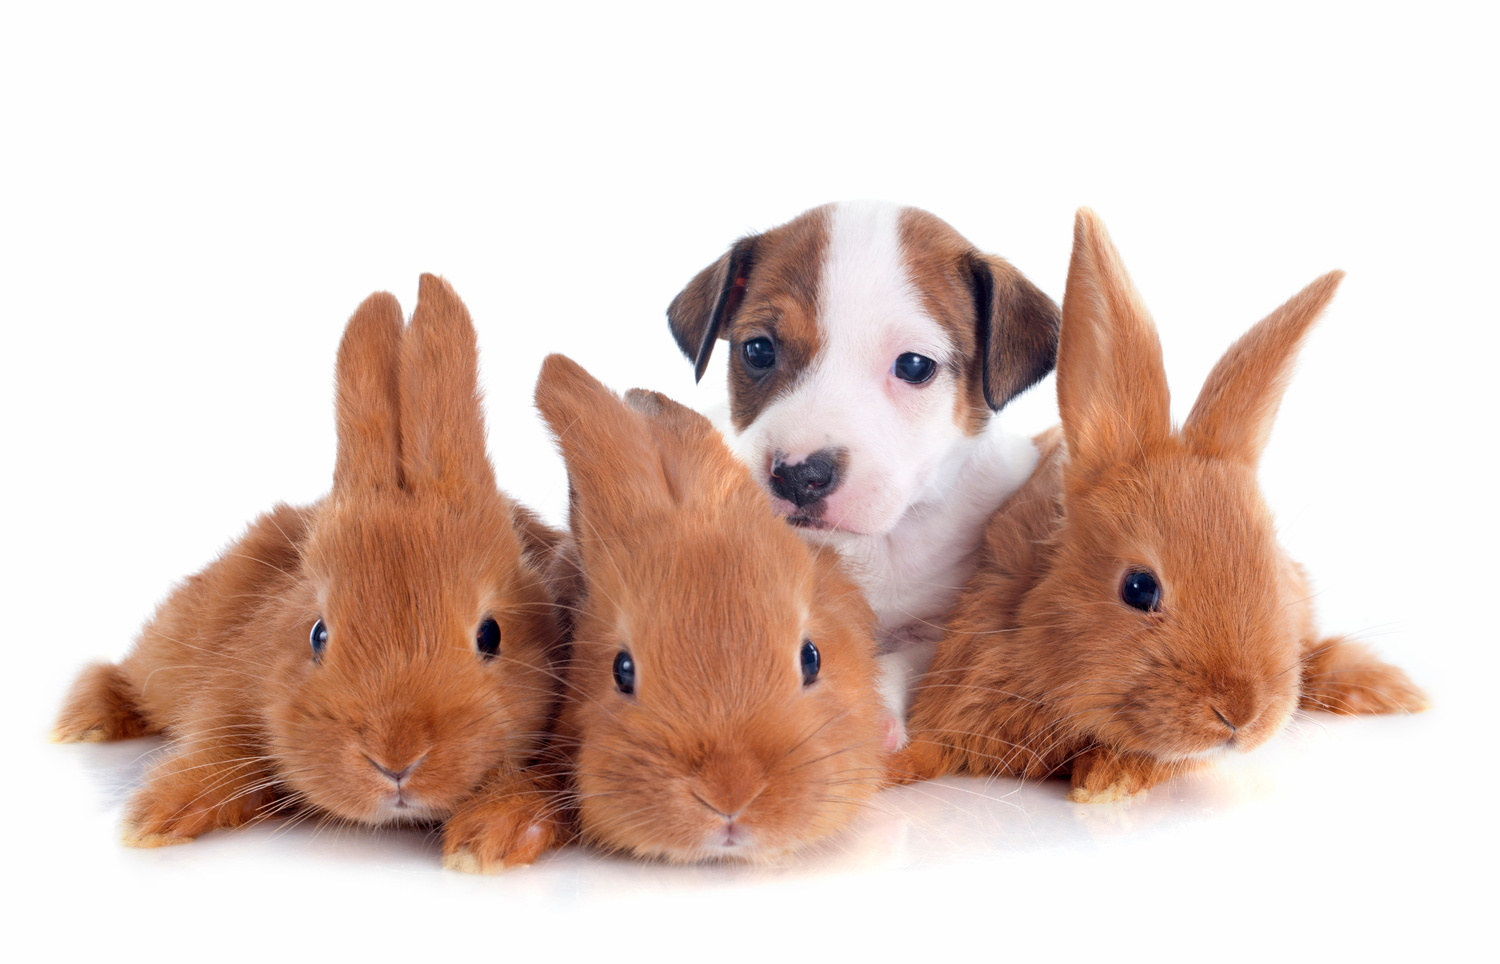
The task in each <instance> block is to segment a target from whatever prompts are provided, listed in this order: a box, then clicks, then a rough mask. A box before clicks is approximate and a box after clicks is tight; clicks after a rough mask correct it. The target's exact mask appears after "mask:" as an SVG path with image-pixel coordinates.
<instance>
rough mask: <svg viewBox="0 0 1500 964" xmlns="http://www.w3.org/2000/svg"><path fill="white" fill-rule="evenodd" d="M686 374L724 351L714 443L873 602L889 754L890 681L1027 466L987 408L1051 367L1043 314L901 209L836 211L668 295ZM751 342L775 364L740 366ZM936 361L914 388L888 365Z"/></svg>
mask: <svg viewBox="0 0 1500 964" xmlns="http://www.w3.org/2000/svg"><path fill="white" fill-rule="evenodd" d="M667 317H668V320H669V322H670V324H671V329H672V334H673V335H674V337H675V338H676V340H677V344H678V346H679V347H680V348H681V349H682V351H683V353H684V354H685V355H687V357H688V358H689V359H690V360H693V361H694V363H695V364H696V366H697V373H698V376H699V377H700V378H701V377H702V374H703V371H704V368H705V366H706V364H707V362H708V359H709V356H710V354H711V353H712V352H713V350H714V346H715V343H716V341H717V340H719V339H723V340H725V341H727V342H728V343H729V348H730V351H731V352H732V356H731V358H730V361H729V400H730V416H731V422H732V434H733V436H734V438H733V443H732V444H733V445H734V447H735V449H736V452H737V454H739V455H740V457H741V458H742V459H743V460H744V461H745V462H747V463H748V464H749V466H750V468H751V472H752V474H753V475H754V476H755V478H756V479H757V480H758V481H759V482H760V484H761V485H762V486H763V487H764V488H765V489H766V491H767V492H768V494H769V495H770V497H771V500H772V503H773V505H774V506H775V508H776V510H777V512H778V513H780V514H781V515H783V516H785V517H786V519H787V521H788V522H790V523H791V524H792V525H794V526H797V527H799V529H800V531H801V532H802V533H803V535H804V536H805V537H806V538H807V539H808V540H809V541H810V542H813V543H817V544H823V545H830V546H833V547H835V548H836V549H837V550H838V551H839V553H840V555H841V556H842V557H843V559H844V560H845V563H846V564H847V565H848V566H849V569H850V571H851V573H852V574H853V575H854V577H855V578H856V580H857V581H858V582H859V584H860V587H861V588H862V589H863V590H864V592H865V595H866V597H867V598H868V599H869V601H870V603H871V605H872V606H873V607H874V609H875V613H876V616H877V618H878V621H879V622H878V626H879V633H880V637H881V640H882V645H883V647H884V648H885V649H886V650H887V651H888V655H887V657H886V658H885V660H884V662H885V667H886V681H885V684H884V686H885V690H886V701H887V705H888V706H889V708H890V709H891V711H892V713H893V715H894V718H895V721H896V726H895V728H894V730H893V734H892V739H893V742H897V743H899V742H901V739H902V737H901V735H900V734H901V730H900V724H899V721H900V720H901V719H902V718H903V716H904V708H905V692H906V689H907V686H908V685H909V679H910V678H911V676H913V675H914V674H916V673H919V672H920V671H921V669H922V668H923V667H924V666H925V664H926V662H927V659H928V658H929V657H930V652H931V641H932V640H933V639H935V638H936V636H937V635H938V633H939V631H940V628H941V620H942V617H943V615H944V614H945V613H946V612H947V610H948V609H949V607H950V606H951V605H952V603H953V601H954V599H955V598H956V597H957V595H958V592H959V590H960V589H961V588H962V587H963V585H964V583H965V582H966V581H967V579H968V576H969V574H970V572H971V571H972V569H973V564H974V553H975V549H976V546H977V545H978V542H979V537H980V533H981V531H982V529H983V526H984V521H985V520H986V519H987V518H989V516H990V515H991V513H993V512H994V510H995V509H996V508H997V507H998V506H999V505H1000V503H1001V502H1002V501H1004V499H1005V497H1006V496H1007V495H1009V494H1010V493H1011V492H1012V491H1013V490H1014V489H1015V488H1016V486H1018V485H1020V484H1021V483H1022V482H1024V481H1025V480H1026V478H1027V477H1028V476H1029V475H1030V474H1031V471H1032V469H1033V468H1034V467H1035V466H1036V460H1037V451H1036V447H1035V446H1034V445H1033V444H1032V443H1031V441H1030V440H1029V439H1026V438H1024V437H1021V436H1017V435H1013V434H1011V433H1009V432H1007V431H1006V430H1005V428H1004V427H1003V426H1002V425H1001V423H1000V420H999V419H995V418H993V417H992V415H993V414H994V413H995V412H998V411H999V410H1000V409H1002V408H1003V407H1004V406H1005V404H1006V403H1007V402H1009V401H1010V400H1011V398H1013V397H1014V396H1015V395H1016V394H1018V393H1019V392H1021V391H1024V390H1025V389H1026V388H1027V387H1029V386H1031V385H1033V384H1035V383H1036V382H1037V381H1039V380H1040V379H1041V378H1042V377H1043V376H1045V375H1046V374H1047V373H1048V372H1049V371H1051V369H1052V365H1053V362H1054V359H1055V357H1056V350H1057V326H1058V310H1057V306H1056V305H1055V304H1054V303H1053V302H1052V300H1051V299H1049V298H1048V297H1047V296H1046V295H1045V294H1043V293H1042V292H1041V291H1039V290H1038V289H1037V288H1036V287H1035V286H1034V285H1032V284H1031V282H1029V281H1028V280H1027V279H1026V278H1025V277H1023V276H1022V275H1021V273H1020V272H1019V271H1017V270H1016V269H1015V268H1014V267H1012V266H1011V265H1010V264H1009V263H1008V262H1006V261H1005V260H1004V259H1002V258H999V257H996V256H994V255H989V254H984V253H982V252H980V251H979V250H977V249H976V248H975V247H974V246H973V245H972V244H970V243H969V242H968V241H966V240H965V239H964V238H963V237H961V236H960V235H959V234H958V233H957V232H956V231H954V230H953V228H951V227H950V226H949V225H947V224H946V223H944V222H943V221H941V220H939V219H938V218H937V217H934V216H933V215H931V214H929V213H927V212H925V211H920V210H917V209H915V208H909V207H897V206H894V205H889V204H883V203H877V202H868V201H862V202H846V203H840V204H830V205H825V206H823V207H819V208H814V209H813V210H811V211H807V212H806V213H804V214H802V215H800V216H799V217H797V218H795V219H794V220H792V221H790V222H788V223H786V224H783V225H781V226H779V227H776V228H773V229H771V230H769V231H766V232H764V233H762V234H756V235H751V236H748V237H745V238H741V239H740V240H739V241H736V242H735V243H734V245H733V246H732V247H731V248H730V249H729V251H728V252H727V253H726V254H724V256H723V257H721V258H720V259H719V260H718V261H716V262H715V263H714V264H712V265H710V266H709V267H707V268H705V269H704V270H703V271H702V272H700V273H699V274H698V275H697V277H695V278H694V279H693V280H692V282H691V283H689V284H688V286H687V287H686V288H685V289H684V290H683V291H682V292H681V293H680V294H679V295H678V296H677V297H676V299H674V300H673V302H672V304H671V307H670V308H669V309H668V311H667ZM762 338H764V339H769V340H770V342H771V343H772V345H773V346H774V352H775V363H774V364H773V365H772V366H770V367H768V368H765V369H757V368H756V367H754V366H753V365H752V364H751V360H750V359H749V358H748V357H747V355H746V350H747V346H748V345H750V343H752V342H753V341H755V340H756V339H762ZM907 353H915V354H916V355H919V356H922V357H924V358H928V359H931V360H932V361H933V362H935V365H934V366H933V368H932V374H931V376H930V377H929V378H927V379H926V380H925V381H923V382H921V383H919V384H913V383H911V382H909V381H905V380H903V379H901V378H899V377H897V375H896V362H897V359H898V358H900V357H902V356H904V355H905V354H907Z"/></svg>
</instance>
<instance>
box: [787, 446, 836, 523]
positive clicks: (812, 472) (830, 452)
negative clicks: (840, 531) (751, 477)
mask: <svg viewBox="0 0 1500 964" xmlns="http://www.w3.org/2000/svg"><path fill="white" fill-rule="evenodd" d="M843 459H844V453H843V452H842V451H841V450H838V449H823V450H821V451H818V452H814V453H813V454H811V455H809V456H808V457H807V458H805V459H803V460H802V461H801V462H797V463H788V462H785V461H783V459H782V457H781V456H780V455H777V456H776V458H775V459H774V460H772V462H771V491H772V492H774V493H776V494H777V495H778V496H780V497H781V498H783V499H786V500H787V501H788V502H790V503H792V504H793V505H795V506H796V507H797V508H799V509H801V508H803V507H805V506H809V505H812V504H813V503H815V502H817V501H819V500H820V499H824V498H827V497H828V495H830V494H831V493H832V492H833V490H834V489H837V488H838V487H839V476H840V474H841V472H840V468H841V465H842V463H843Z"/></svg>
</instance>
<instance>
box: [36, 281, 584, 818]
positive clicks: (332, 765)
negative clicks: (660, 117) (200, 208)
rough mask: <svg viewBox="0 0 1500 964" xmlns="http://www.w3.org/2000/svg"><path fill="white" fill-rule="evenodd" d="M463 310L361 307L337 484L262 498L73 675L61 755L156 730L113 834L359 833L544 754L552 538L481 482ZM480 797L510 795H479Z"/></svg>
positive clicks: (341, 381) (482, 464)
mask: <svg viewBox="0 0 1500 964" xmlns="http://www.w3.org/2000/svg"><path fill="white" fill-rule="evenodd" d="M476 365H477V354H476V348H475V337H474V328H473V325H472V324H471V323H470V321H469V315H468V311H467V310H466V309H465V308H464V306H463V304H462V302H460V301H459V299H458V297H457V295H455V294H454V293H453V290H452V289H451V288H449V287H448V285H447V283H446V282H444V281H442V280H441V279H439V278H436V277H433V276H431V275H424V276H423V277H422V280H421V287H420V294H419V298H418V304H417V310H416V313H415V314H414V315H413V317H412V320H411V324H410V326H409V327H406V328H404V329H403V323H402V317H401V308H400V306H399V305H398V304H397V303H396V300H395V299H394V298H393V297H391V296H390V295H388V294H377V295H373V296H371V297H370V298H369V299H367V300H366V301H365V302H364V304H362V305H360V307H359V310H358V311H356V312H355V313H354V316H353V317H352V318H351V319H350V320H349V325H348V328H347V329H346V330H345V332H344V338H343V342H342V343H341V345H340V346H339V356H338V397H337V410H338V455H337V461H336V463H335V467H334V477H333V490H332V492H331V493H330V494H329V495H328V496H326V497H325V498H324V499H322V500H321V501H319V502H318V503H316V504H315V505H312V506H309V507H306V508H292V507H289V506H285V505H278V506H276V507H275V508H273V509H272V510H271V511H270V512H269V513H267V514H265V515H263V516H261V517H260V518H259V519H257V520H256V521H255V522H253V523H252V524H251V526H250V529H249V531H248V532H247V533H246V534H245V535H244V536H242V537H241V538H240V539H239V540H237V541H236V542H235V543H233V544H232V545H231V546H230V547H229V548H228V549H226V550H225V552H224V554H223V555H222V556H220V557H219V559H217V560H216V561H214V562H213V563H211V564H210V565H209V566H208V567H207V568H206V569H204V570H203V571H202V572H200V573H198V574H197V575H195V576H192V577H190V578H189V579H188V580H187V581H186V582H184V583H183V584H182V585H180V586H178V587H177V588H176V589H175V590H174V591H173V592H172V594H171V595H170V596H169V597H168V598H167V600H166V602H164V603H163V604H162V606H161V608H160V609H159V610H158V611H157V613H156V615H155V616H154V617H153V618H152V619H151V621H150V622H149V623H147V624H146V627H145V629H144V630H143V631H142V633H141V636H140V638H139V639H138V640H137V641H136V644H135V646H134V648H133V649H132V650H131V652H130V654H129V655H128V656H126V657H125V659H124V660H123V661H121V662H120V663H119V664H118V665H108V664H100V665H95V666H91V667H89V668H88V669H86V670H85V671H84V672H83V674H82V675H81V676H80V677H79V679H78V681H77V683H76V684H74V687H73V691H72V693H71V695H70V696H69V697H68V700H67V703H66V705H65V706H64V708H63V711H62V714H61V717H60V718H59V720H58V723H57V727H56V731H55V738H56V739H58V740H61V741H78V740H83V741H93V740H119V739H125V738H128V737H134V736H140V735H142V734H148V733H163V732H164V733H165V734H166V735H167V736H168V737H169V738H170V740H171V742H170V744H169V752H168V755H167V756H166V757H165V758H164V759H163V760H162V761H161V762H160V763H158V764H157V765H156V766H154V767H153V768H152V769H151V771H150V772H149V774H148V775H147V778H146V783H145V786H144V787H142V788H141V789H140V790H139V791H138V792H137V793H136V794H135V795H134V797H132V798H131V800H130V802H129V804H128V806H127V811H126V816H125V825H124V837H125V842H126V843H129V844H133V845H136V846H157V845H160V844H169V843H179V842H182V841H186V840H191V839H192V838H193V837H195V836H197V835H199V834H201V833H205V832H207V831H209V830H213V829H215V828H219V827H233V826H237V825H240V824H243V823H246V822H247V821H250V820H254V819H257V818H260V817H263V816H267V815H270V814H276V813H281V812H284V811H290V810H301V811H304V812H307V811H320V812H322V813H325V814H330V815H332V816H334V817H337V818H341V819H344V820H350V821H355V822H359V823H365V824H391V823H406V822H417V821H432V820H440V819H443V818H444V817H447V816H448V815H449V814H452V813H454V812H455V811H458V812H463V810H464V808H465V807H472V806H478V805H482V803H483V801H484V800H485V798H486V794H485V793H483V792H480V793H478V794H476V790H478V789H479V788H480V787H481V786H484V785H491V786H492V787H494V788H503V787H504V786H505V783H506V777H507V774H510V773H512V772H514V771H516V770H518V769H519V768H521V767H522V766H523V765H524V764H525V763H526V762H527V761H528V760H529V759H530V758H532V757H533V756H534V755H535V754H536V752H537V749H538V747H539V745H540V744H541V741H542V737H543V736H544V735H545V731H546V729H547V724H548V719H549V716H550V714H551V712H552V710H553V709H554V705H555V694H554V690H555V686H554V683H553V679H552V674H553V672H554V671H553V669H552V664H554V663H556V662H560V661H561V658H562V652H561V646H562V640H561V634H560V629H559V623H558V619H557V615H556V613H555V612H554V605H553V599H552V596H551V594H550V591H549V588H548V586H547V585H546V584H545V582H544V580H543V569H544V567H546V566H548V565H550V561H551V554H552V550H553V549H554V548H555V546H556V545H557V544H558V542H559V541H560V538H561V534H560V533H556V532H553V531H551V530H549V529H547V528H546V527H545V526H543V525H541V524H540V523H539V522H538V521H537V520H536V519H535V517H533V516H532V515H531V514H530V513H529V512H528V511H527V510H525V509H523V508H521V507H520V506H518V505H516V504H515V503H513V502H511V501H510V500H509V499H507V498H506V497H505V496H504V495H502V494H501V493H500V492H499V491H498V490H497V489H496V488H495V479H494V473H493V471H492V470H491V467H490V463H489V460H488V458H487V457H486V456H485V435H484V422H483V416H482V414H481V412H480V403H479V398H478V394H477V376H476ZM492 792H503V789H495V790H493V791H492Z"/></svg>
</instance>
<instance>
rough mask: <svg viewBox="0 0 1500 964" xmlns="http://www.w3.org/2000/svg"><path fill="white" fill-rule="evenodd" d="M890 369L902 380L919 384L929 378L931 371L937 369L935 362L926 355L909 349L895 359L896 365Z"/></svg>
mask: <svg viewBox="0 0 1500 964" xmlns="http://www.w3.org/2000/svg"><path fill="white" fill-rule="evenodd" d="M892 371H894V372H895V373H896V377H897V378H899V379H901V380H902V381H903V382H911V383H912V384H913V385H920V384H922V383H923V382H925V381H927V379H929V378H931V377H932V373H933V372H935V371H937V362H935V361H933V360H932V359H931V358H928V357H927V356H926V355H918V354H917V353H916V352H914V351H909V352H907V353H906V354H904V355H901V356H899V357H898V358H897V359H896V365H895V367H894V368H893V369H892Z"/></svg>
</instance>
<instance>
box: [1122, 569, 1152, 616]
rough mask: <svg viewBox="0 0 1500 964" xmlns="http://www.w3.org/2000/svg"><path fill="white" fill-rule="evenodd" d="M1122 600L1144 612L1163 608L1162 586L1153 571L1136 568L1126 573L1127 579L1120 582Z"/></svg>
mask: <svg viewBox="0 0 1500 964" xmlns="http://www.w3.org/2000/svg"><path fill="white" fill-rule="evenodd" d="M1120 600H1121V601H1122V602H1124V603H1125V605H1127V606H1134V607H1135V608H1136V609H1139V610H1141V611H1142V612H1147V613H1154V612H1156V611H1157V610H1158V609H1160V608H1161V587H1160V586H1159V585H1157V584H1156V577H1155V576H1153V575H1152V574H1151V573H1149V572H1146V571H1145V570H1144V569H1136V570H1133V571H1131V572H1127V573H1126V574H1125V581H1124V582H1122V583H1121V584H1120Z"/></svg>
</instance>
